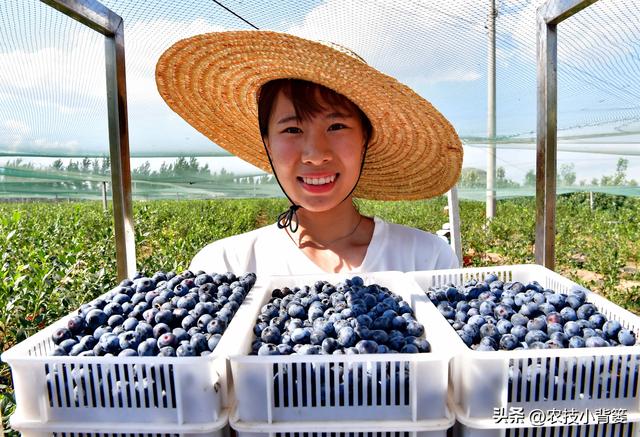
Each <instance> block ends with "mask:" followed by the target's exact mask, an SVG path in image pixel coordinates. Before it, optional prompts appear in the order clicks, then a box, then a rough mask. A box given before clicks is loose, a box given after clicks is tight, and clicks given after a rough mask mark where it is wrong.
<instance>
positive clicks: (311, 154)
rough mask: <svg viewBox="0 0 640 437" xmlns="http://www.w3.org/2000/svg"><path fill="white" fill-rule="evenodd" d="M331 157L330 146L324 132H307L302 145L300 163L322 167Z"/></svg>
mask: <svg viewBox="0 0 640 437" xmlns="http://www.w3.org/2000/svg"><path fill="white" fill-rule="evenodd" d="M331 157H332V152H331V144H330V143H329V139H328V138H327V136H326V135H325V134H324V132H317V131H315V130H311V132H308V133H307V135H306V136H305V140H304V144H303V149H302V156H301V159H302V162H303V163H305V164H311V165H322V164H325V163H327V162H329V161H331Z"/></svg>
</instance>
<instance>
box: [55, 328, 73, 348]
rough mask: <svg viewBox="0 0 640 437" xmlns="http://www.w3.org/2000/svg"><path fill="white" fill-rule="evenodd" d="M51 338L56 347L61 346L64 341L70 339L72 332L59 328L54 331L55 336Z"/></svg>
mask: <svg viewBox="0 0 640 437" xmlns="http://www.w3.org/2000/svg"><path fill="white" fill-rule="evenodd" d="M51 337H52V340H53V342H54V343H55V344H56V345H59V344H60V343H62V342H63V341H64V340H68V339H70V338H71V337H72V335H71V331H69V329H68V328H58V329H56V330H55V331H53V335H52V336H51Z"/></svg>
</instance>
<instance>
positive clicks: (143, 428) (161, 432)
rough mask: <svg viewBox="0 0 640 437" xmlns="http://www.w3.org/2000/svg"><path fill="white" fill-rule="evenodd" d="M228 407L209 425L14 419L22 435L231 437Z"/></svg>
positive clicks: (65, 436) (72, 436)
mask: <svg viewBox="0 0 640 437" xmlns="http://www.w3.org/2000/svg"><path fill="white" fill-rule="evenodd" d="M228 419H229V417H228V410H226V409H225V410H223V411H222V412H221V414H220V419H218V421H217V422H214V423H210V424H206V425H201V426H198V425H195V426H194V425H190V426H171V425H166V424H154V423H147V424H144V425H141V424H137V425H135V426H133V427H132V426H131V425H129V424H121V423H76V424H67V425H65V426H55V425H51V426H42V425H37V424H36V425H34V424H33V423H21V422H19V421H16V420H12V421H11V426H12V428H13V429H15V430H16V431H19V432H20V433H21V434H22V437H229V435H230V433H229V423H228V422H229V421H228Z"/></svg>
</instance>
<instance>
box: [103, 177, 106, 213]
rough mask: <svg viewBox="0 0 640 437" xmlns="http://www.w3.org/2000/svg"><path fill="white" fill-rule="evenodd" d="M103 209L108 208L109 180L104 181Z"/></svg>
mask: <svg viewBox="0 0 640 437" xmlns="http://www.w3.org/2000/svg"><path fill="white" fill-rule="evenodd" d="M102 209H104V210H105V211H106V210H107V182H106V181H102Z"/></svg>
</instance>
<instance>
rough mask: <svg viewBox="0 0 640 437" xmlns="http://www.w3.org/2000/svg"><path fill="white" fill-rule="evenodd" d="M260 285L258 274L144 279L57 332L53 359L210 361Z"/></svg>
mask: <svg viewBox="0 0 640 437" xmlns="http://www.w3.org/2000/svg"><path fill="white" fill-rule="evenodd" d="M255 281H256V275H255V273H246V274H244V275H242V276H240V277H236V276H235V275H234V274H233V273H230V272H228V273H225V274H215V273H214V274H211V275H209V274H206V273H205V272H202V271H199V272H197V273H196V274H194V273H192V272H190V271H188V270H187V271H185V272H183V273H181V274H179V275H176V274H175V273H174V272H168V273H164V272H157V273H156V274H154V275H153V276H152V277H150V278H148V277H144V276H142V275H141V274H138V275H136V277H134V279H133V280H130V279H125V280H124V281H122V282H121V283H120V285H119V286H117V287H116V288H114V289H113V290H111V291H110V292H109V293H107V294H106V295H105V296H103V297H102V298H98V299H96V300H94V301H92V302H90V303H87V304H84V305H82V306H81V307H80V309H79V310H78V314H77V315H76V316H74V317H72V318H70V319H69V320H68V323H67V326H66V327H61V328H58V329H56V330H55V332H54V333H53V341H54V343H55V344H56V347H55V348H54V349H53V351H52V355H72V356H120V357H123V356H124V357H129V356H172V357H175V356H178V357H192V356H205V355H208V354H210V353H211V352H212V351H213V350H214V349H215V348H216V346H217V345H218V342H219V340H220V337H221V336H222V334H223V333H224V331H225V329H226V328H227V325H228V323H229V322H230V321H231V319H232V318H233V316H234V314H235V313H236V311H237V310H238V308H239V306H240V304H241V303H242V302H243V301H244V298H245V296H246V295H247V293H248V292H249V290H250V289H251V287H253V285H254V284H255Z"/></svg>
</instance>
